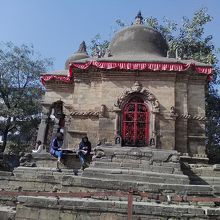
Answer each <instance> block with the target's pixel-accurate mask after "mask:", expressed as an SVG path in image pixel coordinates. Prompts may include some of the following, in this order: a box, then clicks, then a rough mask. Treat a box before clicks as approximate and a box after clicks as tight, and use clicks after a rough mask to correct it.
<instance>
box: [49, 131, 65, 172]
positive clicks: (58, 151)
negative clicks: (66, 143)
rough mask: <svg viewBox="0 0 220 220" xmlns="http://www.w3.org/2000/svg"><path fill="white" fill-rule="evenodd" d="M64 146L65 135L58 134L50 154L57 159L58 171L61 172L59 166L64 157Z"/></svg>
mask: <svg viewBox="0 0 220 220" xmlns="http://www.w3.org/2000/svg"><path fill="white" fill-rule="evenodd" d="M62 146H63V133H61V132H58V133H57V134H56V137H55V138H54V139H53V141H52V143H51V146H50V154H51V155H52V156H54V157H56V158H57V169H59V170H60V168H59V164H60V163H61V158H62V156H63V152H62Z"/></svg>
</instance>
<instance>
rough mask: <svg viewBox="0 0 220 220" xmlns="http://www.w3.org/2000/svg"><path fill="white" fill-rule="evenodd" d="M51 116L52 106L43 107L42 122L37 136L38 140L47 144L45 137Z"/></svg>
mask: <svg viewBox="0 0 220 220" xmlns="http://www.w3.org/2000/svg"><path fill="white" fill-rule="evenodd" d="M49 114H50V106H43V109H42V117H41V122H40V126H39V129H38V134H37V140H40V141H42V143H44V142H45V138H46V137H45V135H46V132H47V125H48V118H49Z"/></svg>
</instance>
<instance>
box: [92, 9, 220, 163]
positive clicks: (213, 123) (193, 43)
mask: <svg viewBox="0 0 220 220" xmlns="http://www.w3.org/2000/svg"><path fill="white" fill-rule="evenodd" d="M211 21H212V17H211V16H210V15H209V14H208V13H207V9H206V8H202V9H199V10H198V11H196V12H195V13H194V15H193V17H192V19H189V18H187V17H183V22H182V24H181V25H178V24H177V23H176V22H174V21H171V20H169V19H167V18H164V20H163V21H162V23H161V24H160V23H159V21H158V19H157V18H154V17H147V18H145V19H144V25H146V26H147V27H150V28H153V29H155V30H157V31H159V32H160V33H161V34H162V35H163V36H164V38H165V39H166V40H167V42H168V45H169V51H168V54H169V56H170V57H176V55H178V57H179V58H180V59H193V60H196V61H200V62H203V63H208V64H211V65H212V66H213V68H214V73H213V79H212V81H211V82H210V83H209V84H208V85H207V90H206V117H207V123H206V133H207V137H208V140H207V153H208V155H209V157H210V159H211V161H213V162H216V161H217V160H219V161H220V146H219V143H220V111H219V109H220V96H219V94H218V92H217V90H216V86H217V85H218V84H219V81H218V79H219V73H220V71H219V67H218V59H217V57H216V54H217V52H218V51H219V49H216V48H215V45H214V44H213V42H212V35H208V36H206V35H205V33H204V30H205V26H206V25H207V24H208V23H209V22H211ZM116 23H117V24H118V26H119V27H121V28H122V27H126V26H127V25H126V24H125V23H124V22H122V21H120V20H117V21H116ZM96 40H99V42H100V38H96ZM96 40H95V39H94V40H93V41H92V42H91V46H90V48H92V49H93V50H94V47H95V46H96V45H99V47H98V49H99V48H102V54H103V50H104V49H103V47H105V48H107V46H108V43H107V42H106V41H103V42H104V44H102V45H100V43H99V44H97V43H96ZM217 152H218V153H217ZM217 155H219V157H217Z"/></svg>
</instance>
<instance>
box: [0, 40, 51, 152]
mask: <svg viewBox="0 0 220 220" xmlns="http://www.w3.org/2000/svg"><path fill="white" fill-rule="evenodd" d="M51 64H52V62H51V61H50V60H48V59H41V58H40V57H39V56H36V55H35V52H34V49H33V47H28V46H26V45H22V46H21V47H18V46H15V45H13V44H12V43H6V44H1V45H0V117H1V118H0V132H1V133H2V134H3V141H4V143H3V149H2V150H3V151H4V149H5V146H6V143H7V139H8V137H10V139H11V140H14V141H15V142H16V144H28V143H29V142H30V140H31V137H32V136H31V135H33V134H32V132H33V130H36V127H37V124H38V123H37V122H38V121H39V116H40V111H41V105H40V99H41V96H42V94H43V92H44V91H43V88H42V86H41V83H40V80H39V79H40V73H42V72H45V71H46V69H47V67H48V66H50V65H51ZM16 136H17V139H16Z"/></svg>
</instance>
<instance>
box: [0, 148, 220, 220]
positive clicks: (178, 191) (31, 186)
mask: <svg viewBox="0 0 220 220" xmlns="http://www.w3.org/2000/svg"><path fill="white" fill-rule="evenodd" d="M99 151H100V152H102V153H101V154H99V153H98V152H99ZM100 155H101V156H100ZM77 159H78V158H77ZM43 163H45V162H43ZM74 163H75V162H74ZM37 164H41V162H40V161H37ZM183 165H184V166H181V162H180V156H179V154H178V153H177V152H176V151H166V150H159V149H152V148H128V147H122V148H117V147H99V148H98V149H96V158H95V157H94V158H93V161H92V162H91V164H90V167H89V168H86V169H85V170H84V171H83V172H82V171H77V170H76V169H72V168H71V169H66V168H63V169H62V172H57V170H56V169H55V168H50V167H45V166H44V167H40V166H38V167H18V168H16V169H15V170H14V171H13V173H10V172H0V189H1V190H2V191H0V195H1V196H0V203H1V204H3V205H4V206H6V207H17V209H16V216H15V219H16V220H21V219H22V220H37V219H44V218H45V220H46V219H48V218H46V217H45V216H47V217H48V216H53V218H51V219H53V220H56V219H77V220H81V219H82V220H84V219H88V220H96V219H100V220H111V219H112V220H117V219H118V220H122V219H127V215H128V214H127V212H128V200H129V195H130V193H131V195H132V201H133V205H132V207H133V211H132V213H133V219H137V220H140V219H157V220H158V219H161V220H168V219H169V220H170V219H172V220H174V219H184V220H189V219H195V220H198V219H220V217H219V214H220V208H219V204H220V198H218V196H219V195H220V185H219V183H218V181H217V180H218V178H219V176H220V173H219V171H218V169H217V168H216V170H212V168H211V166H210V165H207V164H206V165H203V167H202V165H199V164H197V165H194V166H193V165H189V164H183ZM211 170H212V172H211ZM76 171H77V172H76ZM193 172H194V176H193ZM208 173H211V175H214V174H215V176H214V177H209V176H208ZM186 174H187V175H186ZM199 175H200V176H199ZM201 175H202V176H201ZM204 175H206V177H205V178H212V180H213V179H214V178H216V179H215V181H214V182H213V181H211V179H210V183H213V184H210V185H209V184H208V183H209V182H205V183H206V184H202V182H201V181H200V182H198V183H199V184H198V185H195V184H193V183H196V179H195V176H197V177H198V178H201V179H202V178H203V176H204ZM193 178H194V179H193ZM2 192H5V193H6V194H5V195H4V193H2ZM7 192H8V194H7ZM1 193H2V194H1ZM13 193H14V194H13ZM74 193H75V194H74ZM83 193H85V194H83ZM80 197H82V198H80ZM85 197H86V198H85ZM215 199H217V200H215ZM28 213H29V214H28ZM30 213H31V214H30ZM0 219H1V218H0Z"/></svg>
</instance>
